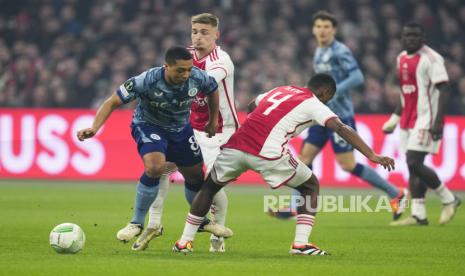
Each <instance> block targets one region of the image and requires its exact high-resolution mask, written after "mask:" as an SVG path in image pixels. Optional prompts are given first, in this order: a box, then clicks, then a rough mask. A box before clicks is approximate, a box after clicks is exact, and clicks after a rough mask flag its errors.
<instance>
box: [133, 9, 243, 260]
mask: <svg viewBox="0 0 465 276" xmlns="http://www.w3.org/2000/svg"><path fill="white" fill-rule="evenodd" d="M218 24H219V19H218V17H216V16H215V15H213V14H210V13H202V14H198V15H194V16H192V18H191V40H192V46H191V47H189V50H190V52H191V53H192V58H193V64H194V66H196V67H198V68H200V69H202V70H205V71H207V73H208V74H209V75H210V76H212V77H214V78H215V80H216V82H217V83H218V92H219V101H220V108H219V111H220V112H219V113H220V114H219V116H218V117H219V119H218V129H217V132H216V134H215V136H213V137H208V135H207V133H206V132H205V125H206V124H207V123H208V121H209V113H208V104H207V95H206V94H204V93H203V92H202V91H199V92H198V93H197V96H196V98H195V100H194V102H193V103H192V108H191V115H190V124H191V125H192V128H193V129H194V135H195V138H196V140H197V143H198V145H199V146H200V149H201V151H202V157H203V160H204V163H205V166H206V168H207V173H208V172H209V171H210V169H211V167H212V166H213V162H214V161H215V159H216V156H218V154H219V152H220V146H221V145H223V144H224V143H225V142H226V141H228V139H229V137H231V135H232V134H233V133H234V132H235V131H236V130H237V129H238V128H239V120H238V119H237V112H236V107H235V104H234V64H233V62H232V61H231V58H230V57H229V55H228V54H227V53H226V52H225V51H223V50H222V49H221V48H220V47H219V46H217V45H216V40H217V39H218V37H219V31H218ZM192 146H193V147H198V146H197V144H196V143H193V144H192ZM175 170H176V168H175V166H174V165H172V166H170V168H168V169H167V173H166V174H164V175H163V176H162V177H161V178H160V189H159V192H158V196H157V198H156V200H155V201H154V203H153V204H152V206H151V208H150V210H149V221H148V224H147V229H145V230H144V232H143V233H142V234H141V235H140V237H139V238H138V239H137V241H136V242H135V243H134V245H133V247H132V248H133V249H134V250H144V249H145V248H146V247H147V245H148V243H149V242H150V240H151V239H153V238H154V237H157V236H159V235H161V234H162V231H163V230H162V229H163V228H162V225H161V217H162V212H163V206H164V201H165V198H166V196H167V193H168V189H169V180H168V178H169V173H170V172H173V171H175ZM187 186H188V183H186V187H187ZM185 191H186V194H187V195H190V198H191V199H193V198H194V196H195V192H197V191H190V190H189V189H186V190H185ZM227 207H228V198H227V196H226V193H225V192H224V190H221V191H220V192H219V193H218V194H217V195H216V196H215V198H214V200H213V207H212V220H213V222H214V223H215V224H219V225H223V226H224V224H225V220H226V212H227ZM205 227H208V225H207V226H205ZM210 242H211V246H210V251H211V252H224V251H225V245H224V239H223V238H222V237H216V236H214V235H212V236H211V237H210Z"/></svg>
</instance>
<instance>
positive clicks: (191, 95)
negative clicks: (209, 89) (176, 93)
mask: <svg viewBox="0 0 465 276" xmlns="http://www.w3.org/2000/svg"><path fill="white" fill-rule="evenodd" d="M197 92H199V90H198V89H197V88H195V87H194V88H191V89H189V91H187V95H189V97H194V96H195V95H197Z"/></svg>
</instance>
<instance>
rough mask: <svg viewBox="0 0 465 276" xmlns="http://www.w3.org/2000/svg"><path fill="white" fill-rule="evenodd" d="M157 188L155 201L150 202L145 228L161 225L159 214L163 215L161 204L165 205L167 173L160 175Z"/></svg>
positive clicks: (168, 186) (167, 185)
mask: <svg viewBox="0 0 465 276" xmlns="http://www.w3.org/2000/svg"><path fill="white" fill-rule="evenodd" d="M159 185H160V186H159V188H158V195H157V198H156V199H155V201H154V202H153V203H152V205H151V206H150V209H149V221H148V223H147V228H154V229H156V228H159V227H160V225H161V216H162V215H163V206H164V205H165V199H166V196H167V194H168V190H169V188H170V180H169V175H166V174H164V175H162V176H161V177H160V184H159Z"/></svg>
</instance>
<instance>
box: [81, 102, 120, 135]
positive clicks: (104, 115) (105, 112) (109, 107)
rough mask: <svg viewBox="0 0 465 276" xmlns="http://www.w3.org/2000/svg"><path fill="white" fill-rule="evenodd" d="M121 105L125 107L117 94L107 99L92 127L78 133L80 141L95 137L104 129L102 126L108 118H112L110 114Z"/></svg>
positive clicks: (98, 111)
mask: <svg viewBox="0 0 465 276" xmlns="http://www.w3.org/2000/svg"><path fill="white" fill-rule="evenodd" d="M121 105H123V102H122V101H121V99H120V97H119V96H118V95H117V94H116V93H114V94H113V95H111V96H110V97H109V98H108V99H106V100H105V102H104V103H103V104H102V105H101V106H100V107H99V109H98V110H97V114H96V115H95V118H94V122H93V123H92V127H90V128H85V129H81V130H79V131H78V132H77V138H78V139H79V141H84V140H85V139H89V138H91V137H93V136H94V135H95V134H96V133H97V131H98V130H99V129H100V127H102V125H103V124H104V123H105V121H106V120H107V119H108V117H110V114H111V113H112V112H113V110H115V109H116V108H117V107H119V106H121Z"/></svg>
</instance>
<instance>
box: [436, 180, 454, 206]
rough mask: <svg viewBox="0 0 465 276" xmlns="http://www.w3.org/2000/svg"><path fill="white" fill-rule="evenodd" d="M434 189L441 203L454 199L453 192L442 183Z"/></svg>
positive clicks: (450, 201) (447, 202)
mask: <svg viewBox="0 0 465 276" xmlns="http://www.w3.org/2000/svg"><path fill="white" fill-rule="evenodd" d="M434 191H435V192H436V194H437V195H438V196H439V198H440V199H441V202H442V204H450V203H452V202H454V200H455V197H454V194H453V193H452V192H451V191H450V190H449V189H448V188H447V187H446V185H444V184H443V183H441V185H440V186H439V187H437V188H436V190H434Z"/></svg>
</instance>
